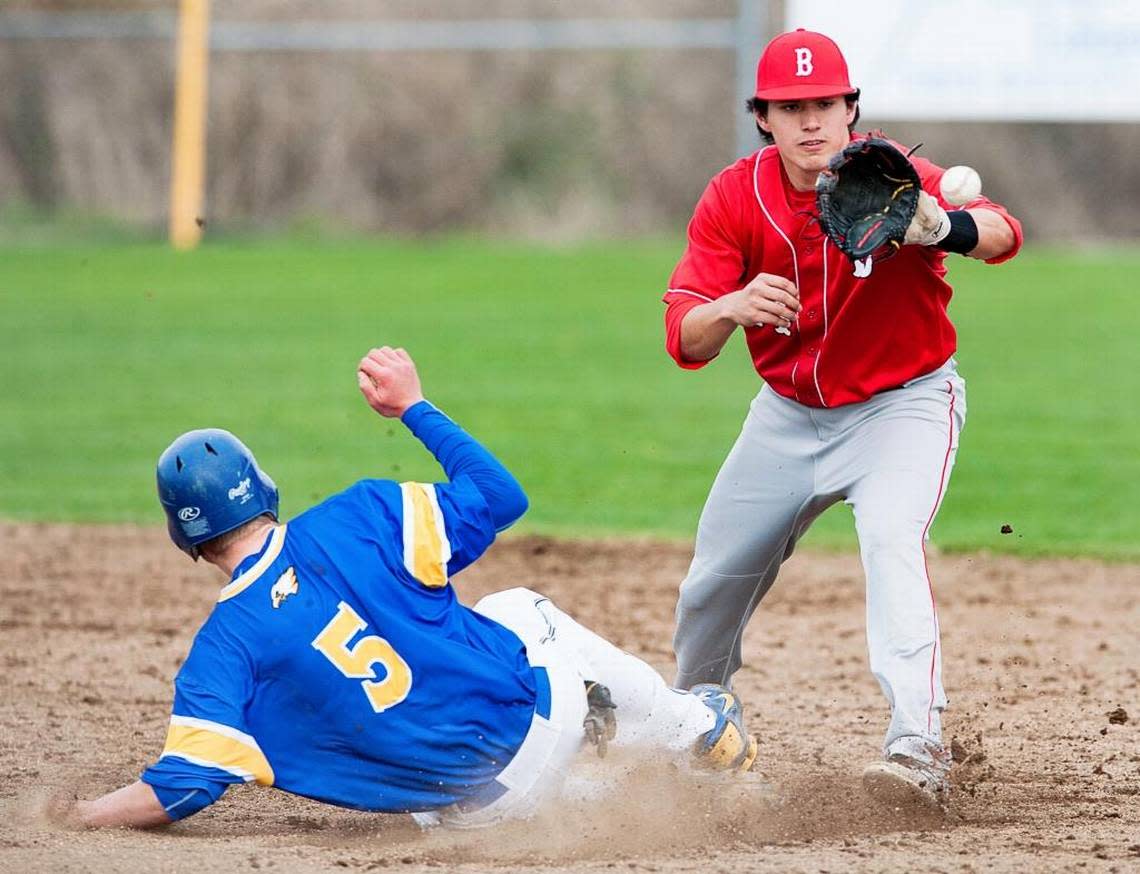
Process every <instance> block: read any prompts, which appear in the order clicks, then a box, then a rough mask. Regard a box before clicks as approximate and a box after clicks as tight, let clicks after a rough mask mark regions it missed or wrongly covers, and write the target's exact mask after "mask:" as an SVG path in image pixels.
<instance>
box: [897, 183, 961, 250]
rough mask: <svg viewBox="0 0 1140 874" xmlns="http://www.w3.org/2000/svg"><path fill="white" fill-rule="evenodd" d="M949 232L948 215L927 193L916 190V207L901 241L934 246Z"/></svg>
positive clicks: (909, 243)
mask: <svg viewBox="0 0 1140 874" xmlns="http://www.w3.org/2000/svg"><path fill="white" fill-rule="evenodd" d="M949 233H950V217H949V216H948V215H946V210H944V209H943V208H942V207H941V206H940V205H939V203H938V201H937V200H935V199H934V198H933V197H931V196H930V195H929V194H927V193H926V192H925V191H920V192H918V208H917V209H916V210H915V211H914V218H912V219H911V220H910V224H909V225H908V226H907V229H906V237H905V238H903V243H905V244H906V245H908V246H910V245H915V246H935V245H937V244H938V243H941V242H942V241H943V240H944V239H946V235H947V234H949Z"/></svg>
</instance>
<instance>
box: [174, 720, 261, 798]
mask: <svg viewBox="0 0 1140 874" xmlns="http://www.w3.org/2000/svg"><path fill="white" fill-rule="evenodd" d="M166 756H177V757H178V758H180V759H185V760H186V761H188V762H192V763H193V764H195V765H202V766H204V767H207V768H217V769H219V770H221V771H226V772H228V773H230V774H233V775H234V776H235V777H241V778H242V779H243V780H245V781H246V782H247V783H248V782H249V781H250V780H256V781H257V782H258V783H260V784H261V785H262V786H272V785H273V768H272V767H270V765H269V761H268V759H266V758H265V754H264V753H262V752H261V747H259V746H258V745H257V741H256V740H254V739H253V738H252V737H251V736H250V735H248V734H245V733H244V732H240V731H238V730H237V729H234V728H230V727H229V726H228V725H222V724H221V723H220V722H210V721H209V720H208V719H194V718H193V717H190V716H171V717H170V728H169V729H168V730H167V733H166V746H165V747H164V748H163V750H162V756H161V758H165V757H166Z"/></svg>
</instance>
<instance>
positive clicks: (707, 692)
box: [689, 683, 760, 774]
mask: <svg viewBox="0 0 1140 874" xmlns="http://www.w3.org/2000/svg"><path fill="white" fill-rule="evenodd" d="M689 691H690V692H691V693H692V694H694V695H696V696H697V697H698V698H699V699H701V702H702V703H703V704H704V705H705V706H706V707H707V708H708V709H709V710H711V711H712V712H713V714H714V715H715V716H716V724H715V725H714V726H713V727H712V728H711V729H709V730H708V731H707V732H705V734H703V735H702V736H701V737H700V738H698V739H697V743H696V745H695V746H694V748H693V752H694V754H695V755H696V757H697V761H698V762H700V763H701V764H702V765H704V766H705V767H707V768H711V769H713V770H717V771H735V772H736V773H738V774H740V773H743V772H745V771H748V770H751V768H752V766H753V765H754V764H755V762H756V755H757V753H758V752H759V749H760V745H759V744H758V743H757V741H756V738H755V737H753V736H752V735H750V734H749V733H748V731H747V730H746V729H745V728H744V708H743V706H742V705H741V703H740V699H739V698H737V697H736V695H734V694H733V693H732V692H730V691H729V690H728V689H726V688H725V687H724V686H721V685H719V684H717V683H700V684H699V685H696V686H693V688H692V689H690V690H689Z"/></svg>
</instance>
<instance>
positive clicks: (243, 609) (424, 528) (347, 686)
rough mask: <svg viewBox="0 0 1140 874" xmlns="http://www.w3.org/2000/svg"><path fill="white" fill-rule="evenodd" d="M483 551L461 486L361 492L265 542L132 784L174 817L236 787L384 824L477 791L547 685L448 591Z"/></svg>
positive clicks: (397, 486)
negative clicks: (367, 814)
mask: <svg viewBox="0 0 1140 874" xmlns="http://www.w3.org/2000/svg"><path fill="white" fill-rule="evenodd" d="M494 537H495V525H494V521H493V518H492V514H491V512H490V510H489V508H488V505H487V503H486V500H485V499H484V497H483V495H482V494H481V493H480V491H479V490H478V488H476V486H475V484H474V482H473V481H472V480H471V479H470V478H468V477H467V476H457V477H454V478H453V480H452V481H451V482H450V483H446V484H436V485H428V484H422V483H396V482H391V481H388V480H363V481H361V482H358V483H356V484H355V485H353V486H352V487H350V488H348V489H347V490H345V491H344V492H341V493H340V494H337V495H334V496H333V497H331V498H329V499H328V500H326V501H324V502H323V503H321V504H319V505H317V506H315V507H313V508H312V509H310V510H308V511H306V512H305V513H303V514H302V515H300V516H298V517H297V518H296V519H294V520H292V521H290V522H289V523H288V524H287V525H279V526H277V527H276V528H274V529H273V531H272V533H271V534H270V536H269V537H268V538H267V540H266V543H265V545H264V546H263V548H262V550H261V551H260V552H259V553H258V554H257V555H253V556H250V557H249V558H247V559H246V560H245V561H244V562H242V564H241V565H240V566H239V567H238V568H236V569H235V571H234V574H233V577H232V579H231V582H230V583H229V585H227V586H226V587H225V588H224V589H222V591H221V594H220V596H219V598H218V603H217V605H216V606H215V607H214V610H213V612H212V613H211V615H210V617H209V619H208V620H207V621H206V623H205V624H204V625H203V626H202V628H201V630H200V631H199V632H198V635H197V637H196V638H195V640H194V644H193V646H192V648H191V650H190V653H189V655H188V657H187V659H186V662H185V663H184V664H183V666H182V668H181V670H180V671H179V672H178V675H177V677H176V678H175V695H174V706H173V713H172V716H171V720H170V728H169V732H168V734H167V739H166V746H165V748H164V750H163V752H162V757H161V758H160V759H159V760H158V762H157V763H155V764H154V765H152V766H151V767H149V768H147V769H146V771H145V772H144V773H143V775H142V780H143V781H144V782H146V783H148V784H150V785H151V786H152V787H154V789H155V791H156V793H157V794H158V796H159V798H160V800H161V801H162V802H163V804H164V807H166V808H167V810H168V812H170V814H171V816H172V817H174V818H178V816H179V815H180V813H184V812H193V810H196V809H198V808H200V807H201V806H204V804H205V803H208V801H209V800H214V799H216V798H217V797H218V796H220V795H221V793H222V791H224V789H225V787H226V786H227V785H229V784H231V783H240V782H245V781H256V782H258V783H261V784H263V785H266V786H275V787H277V788H279V789H283V790H285V791H288V792H292V793H295V794H297V795H304V796H307V797H309V798H315V799H318V800H320V801H325V802H329V803H332V804H338V805H343V806H346V807H354V808H359V809H363V810H375V811H386V812H410V811H422V810H430V809H434V808H438V807H442V806H446V805H449V804H452V803H455V802H459V801H462V800H463V799H464V798H467V797H469V796H471V795H473V794H475V793H476V792H477V791H478V790H479V789H480V788H482V787H485V786H486V785H487V784H488V783H490V782H491V781H492V780H493V779H494V777H495V776H496V775H497V774H498V773H499V772H500V771H501V770H502V769H503V767H505V766H506V764H507V763H508V762H509V761H510V759H511V757H512V756H513V755H514V753H515V751H516V750H517V749H518V748H519V746H520V744H521V743H522V741H523V738H524V737H525V735H526V733H527V731H528V730H529V728H530V725H531V721H532V718H533V715H534V711H535V706H536V701H537V700H538V697H539V695H540V692H541V680H542V678H541V677H538V678H536V675H535V672H534V670H533V669H532V668H531V666H530V664H529V663H528V662H527V659H526V654H525V650H524V647H523V644H522V642H521V641H520V640H519V638H518V637H517V636H516V635H515V634H514V633H513V632H512V631H510V630H508V629H507V628H505V627H503V626H501V625H499V624H498V623H496V622H493V621H492V620H490V619H487V618H486V617H484V616H481V615H479V614H477V613H475V612H474V611H472V610H470V609H469V608H467V607H465V606H463V605H462V604H460V603H459V601H458V599H457V598H456V595H455V592H454V590H453V588H452V587H451V586H450V585H449V584H448V582H449V577H450V575H452V574H454V573H456V572H458V571H459V570H461V569H462V568H464V567H466V566H467V565H468V564H470V563H471V562H472V561H474V560H475V559H476V558H478V557H479V555H480V554H482V552H483V551H484V550H485V549H486V548H487V547H488V546H489V545H490V544H491V542H492V541H493V539H494ZM198 791H202V792H205V793H206V794H207V795H208V796H209V798H208V799H207V800H205V801H202V802H198V803H192V804H191V805H189V807H190V808H191V809H188V810H186V811H179V810H177V807H178V803H179V799H182V798H190V797H191V796H194V795H195V794H196V793H197V792H198ZM199 797H201V796H199Z"/></svg>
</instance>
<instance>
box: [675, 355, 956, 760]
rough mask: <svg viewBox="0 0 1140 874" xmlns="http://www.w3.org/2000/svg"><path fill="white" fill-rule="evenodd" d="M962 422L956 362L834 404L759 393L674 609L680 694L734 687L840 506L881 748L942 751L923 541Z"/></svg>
mask: <svg viewBox="0 0 1140 874" xmlns="http://www.w3.org/2000/svg"><path fill="white" fill-rule="evenodd" d="M965 418H966V394H965V382H964V380H963V379H962V378H961V377H960V376H959V375H958V372H957V367H956V365H955V362H954V359H950V360H949V361H947V362H946V364H944V365H943V366H942V367H940V368H939V369H937V370H935V371H933V372H931V373H929V374H927V375H925V376H922V377H919V378H918V379H915V380H913V381H911V382H909V383H907V384H906V385H905V386H903V387H901V388H898V389H893V390H891V391H885V392H882V393H880V394H878V395H876V396H874V397H872V398H871V399H870V400H867V401H864V402H862V403H858V404H848V405H845V406H842V407H836V408H834V409H817V408H814V407H806V406H803V405H801V404H799V403H796V402H795V401H792V400H788V399H787V398H784V397H781V396H780V395H778V394H776V393H775V392H773V391H772V390H771V389H770V388H769V387H768V386H765V387H764V388H763V389H762V390H761V391H760V393H759V394H758V395H757V396H756V398H755V399H754V400H753V401H752V404H751V407H750V409H749V412H748V416H747V417H746V418H745V420H744V426H743V428H742V429H741V432H740V436H739V437H738V438H737V440H736V444H735V445H734V446H733V448H732V451H731V452H730V453H729V455H728V457H727V458H726V459H725V462H724V464H723V466H722V467H721V469H720V472H719V473H718V474H717V477H716V481H715V482H714V483H713V486H712V490H711V491H710V492H709V496H708V500H707V501H706V502H705V507H704V510H703V511H702V513H701V519H700V523H699V525H698V527H697V540H696V548H695V552H694V556H693V562H692V565H691V566H690V568H689V573H688V575H687V576H686V577H685V580H684V582H683V583H682V584H681V592H680V598H679V600H678V602H677V631H676V635H675V637H674V640H673V646H674V650H675V652H676V656H677V668H678V674H677V680H676V685H677V687H678V688H682V689H687V688H689V687H691V686H692V685H694V684H695V683H703V682H712V683H724V684H728V683H729V681H730V679H731V677H732V675H733V674H734V673H735V672H736V670H737V669H738V668H739V667H740V664H741V651H740V645H741V637H742V635H743V633H744V628H745V626H746V625H747V624H748V620H749V619H751V618H752V614H753V612H754V611H755V610H756V607H757V605H758V604H759V603H760V600H761V599H762V598H763V597H764V595H765V594H766V593H767V592H768V590H769V589H770V588H771V586H772V583H773V582H774V581H775V579H776V574H777V572H778V571H779V568H780V565H781V564H782V563H783V562H784V561H786V560H787V559H788V557H789V556H790V555H791V554H792V550H793V549H794V548H795V544H796V541H797V540H798V539H799V538H800V537H801V536H802V535H803V533H804V532H805V531H806V530H807V529H808V526H810V525H811V523H812V522H813V521H814V520H815V518H816V517H817V516H819V514H820V513H822V512H823V511H824V510H825V509H827V508H828V507H830V506H831V505H832V504H834V503H836V502H838V501H841V500H842V501H845V502H846V503H847V504H849V505H850V506H851V508H852V510H853V512H854V515H855V528H856V532H857V534H858V537H859V550H860V554H861V557H862V562H863V570H864V573H865V575H866V580H867V648H868V652H869V655H870V665H871V672H872V673H873V674H874V676H875V678H876V679H877V680H878V681H879V685H880V686H881V687H882V690H883V694H884V695H886V697H887V701H888V702H889V703H890V707H891V722H890V726H889V728H888V731H887V735H886V740H885V741H884V751H885V752H887V753H890V752H906V753H908V754H916V753H921V747H922V745H923V744H924V743H927V742H928V743H934V744H940V743H941V732H942V729H941V713H942V710H943V709H944V708H945V707H946V695H945V693H944V691H943V688H942V659H941V647H940V645H939V635H938V614H937V611H936V607H935V603H934V593H933V588H932V586H931V584H930V578H929V575H928V573H927V567H926V548H925V541H926V539H927V538H928V536H929V533H930V527H931V525H932V524H933V523H934V517H935V516H936V515H937V513H938V508H939V506H940V505H941V503H942V499H943V497H944V496H945V494H946V486H947V483H948V482H949V479H950V472H951V470H952V468H953V466H954V457H955V454H956V452H957V448H958V435H959V433H960V432H961V430H962V426H963V424H964V423H965Z"/></svg>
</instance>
